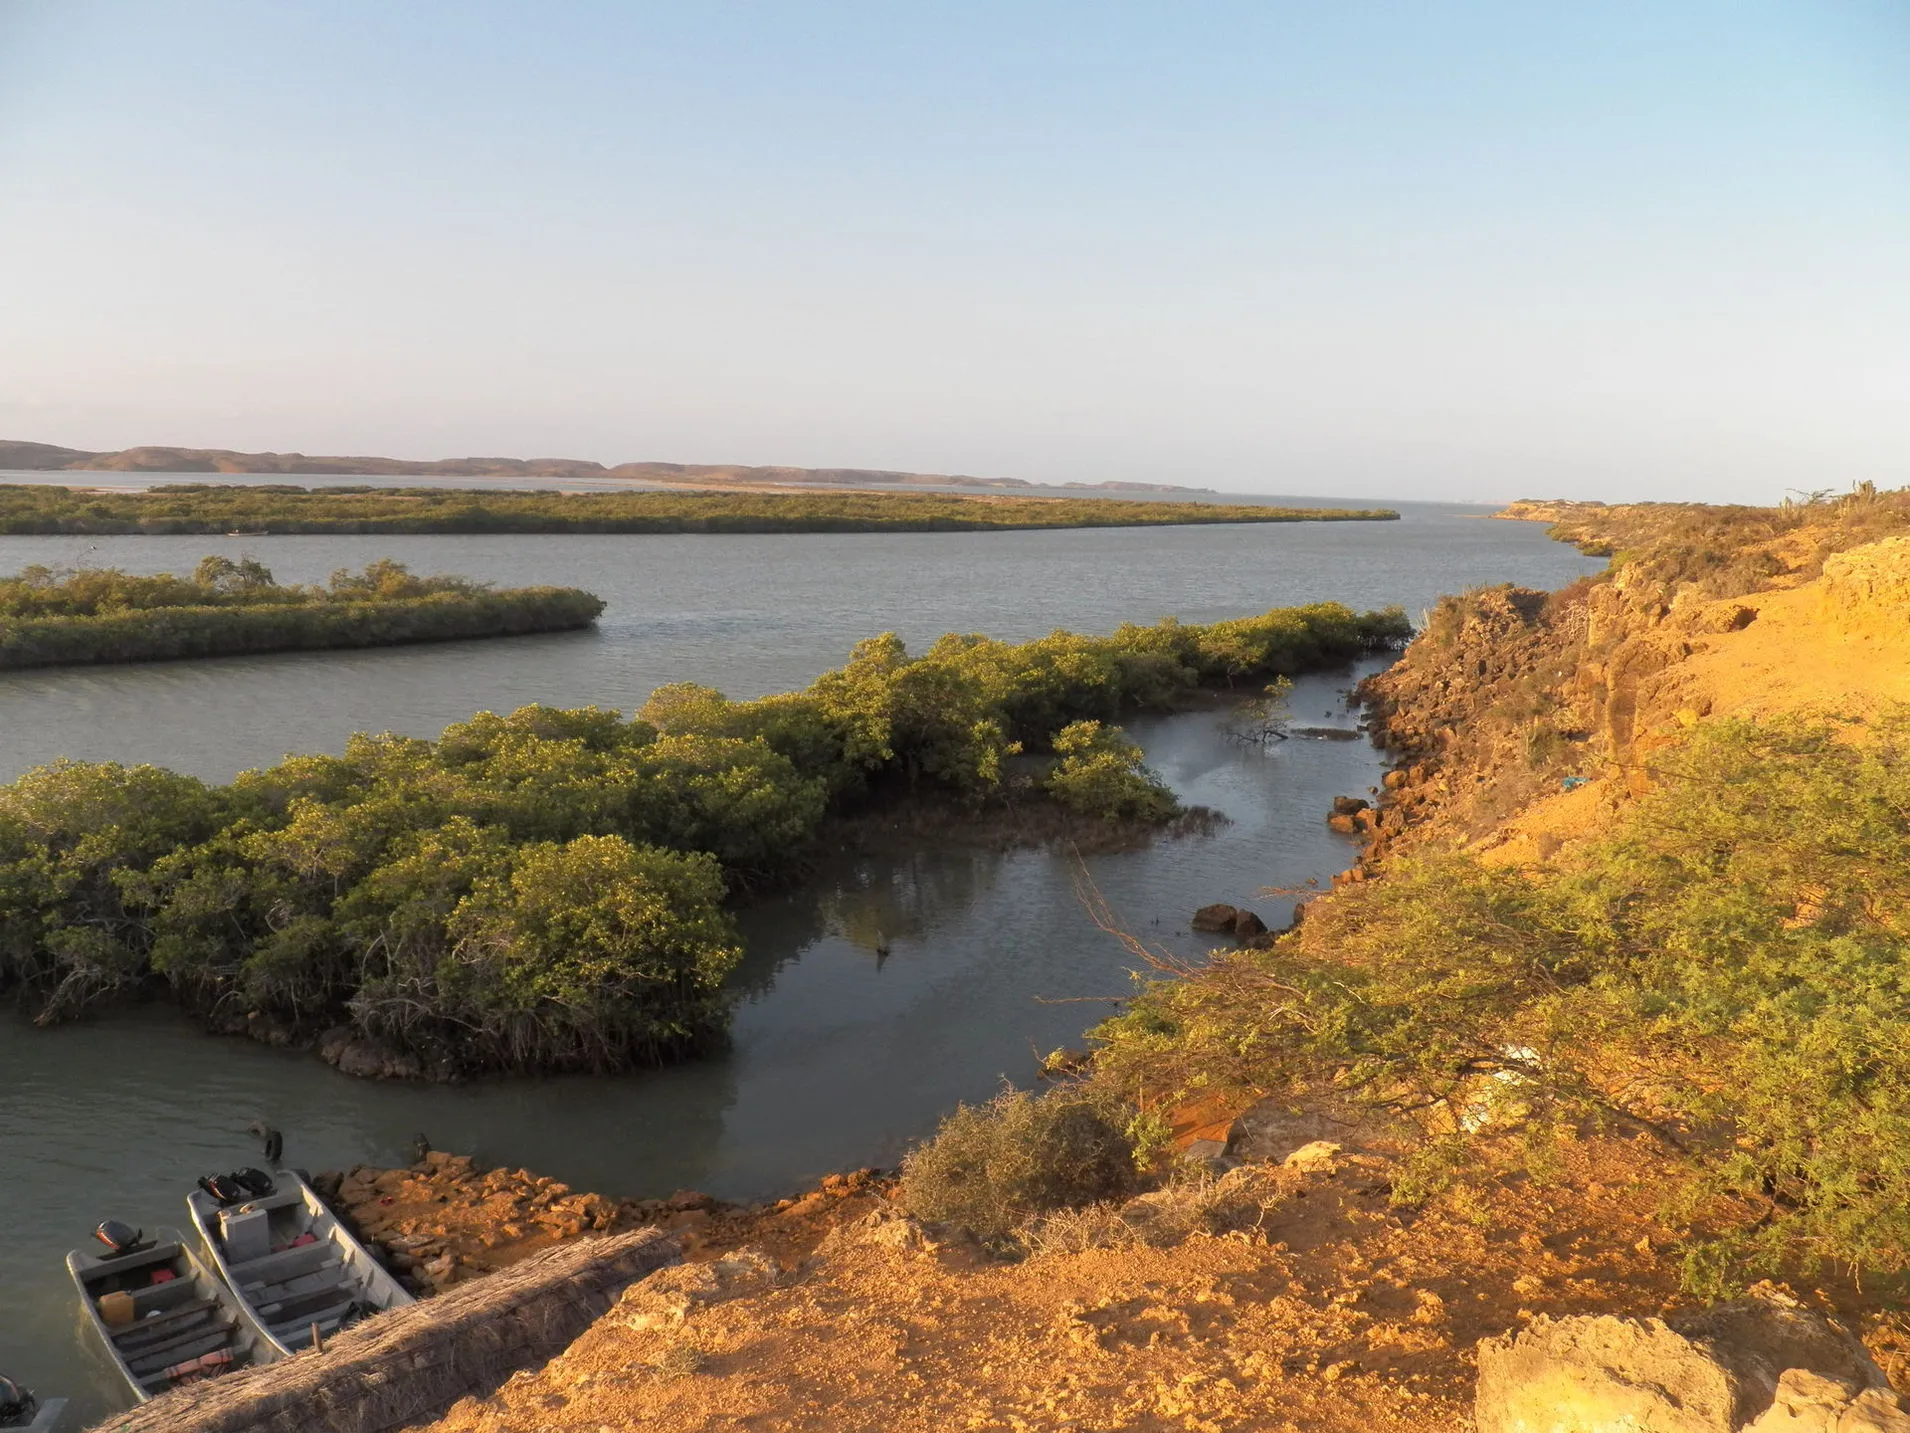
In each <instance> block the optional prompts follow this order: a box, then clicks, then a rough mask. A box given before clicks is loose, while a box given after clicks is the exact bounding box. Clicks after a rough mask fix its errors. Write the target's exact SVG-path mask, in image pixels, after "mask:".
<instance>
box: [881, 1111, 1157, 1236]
mask: <svg viewBox="0 0 1910 1433" xmlns="http://www.w3.org/2000/svg"><path fill="white" fill-rule="evenodd" d="M1136 1182H1137V1181H1136V1175H1135V1169H1134V1151H1133V1146H1132V1145H1131V1144H1130V1143H1129V1141H1128V1138H1127V1136H1126V1135H1125V1134H1123V1133H1122V1131H1121V1129H1120V1127H1119V1125H1117V1124H1116V1123H1115V1122H1114V1121H1113V1120H1112V1119H1110V1118H1109V1117H1108V1115H1107V1114H1106V1113H1104V1112H1103V1111H1102V1110H1101V1109H1099V1108H1097V1107H1096V1106H1095V1105H1093V1104H1090V1103H1088V1102H1087V1101H1085V1100H1084V1099H1083V1098H1082V1097H1081V1095H1080V1094H1079V1093H1078V1092H1075V1091H1067V1090H1058V1091H1055V1092H1054V1093H1052V1094H1049V1095H1047V1096H1044V1097H1041V1098H1037V1097H1035V1096H1034V1095H1031V1094H1028V1093H1027V1092H1026V1091H1021V1090H1010V1091H1007V1092H1005V1093H1003V1094H1001V1095H999V1096H997V1097H996V1098H995V1099H993V1100H990V1101H989V1102H988V1103H987V1104H985V1105H963V1106H961V1107H960V1108H959V1109H957V1110H956V1111H955V1113H954V1114H952V1115H950V1116H949V1117H948V1119H946V1120H944V1121H943V1122H942V1127H941V1129H940V1130H939V1131H937V1133H936V1135H935V1138H933V1139H932V1140H930V1141H929V1142H928V1143H926V1144H923V1145H918V1146H917V1147H916V1148H915V1149H914V1150H912V1151H910V1153H909V1156H908V1158H907V1159H906V1160H904V1161H903V1164H902V1199H903V1202H904V1203H905V1204H906V1205H907V1207H908V1210H909V1212H910V1213H911V1214H913V1215H915V1216H916V1217H917V1218H918V1219H924V1220H928V1221H930V1222H932V1223H941V1224H953V1225H956V1226H958V1227H960V1228H963V1229H967V1230H969V1231H971V1232H972V1233H974V1234H977V1235H979V1236H980V1237H982V1238H983V1239H1002V1238H1005V1237H1006V1236H1008V1235H1009V1234H1011V1233H1012V1232H1013V1231H1014V1230H1015V1229H1016V1227H1017V1226H1019V1225H1021V1224H1022V1223H1023V1222H1024V1221H1026V1220H1028V1219H1030V1218H1032V1217H1035V1216H1038V1215H1042V1214H1048V1213H1051V1212H1053V1211H1055V1210H1058V1209H1067V1208H1073V1207H1077V1206H1080V1205H1084V1204H1091V1203H1094V1202H1095V1201H1097V1200H1107V1199H1112V1198H1116V1197H1119V1196H1122V1195H1125V1194H1128V1193H1130V1192H1131V1191H1132V1190H1133V1189H1134V1187H1135V1185H1136Z"/></svg>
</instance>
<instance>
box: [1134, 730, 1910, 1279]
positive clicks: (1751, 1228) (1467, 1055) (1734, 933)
mask: <svg viewBox="0 0 1910 1433" xmlns="http://www.w3.org/2000/svg"><path fill="white" fill-rule="evenodd" d="M1853 736H1854V737H1855V739H1852V738H1853ZM1658 775H1659V777H1660V779H1661V784H1660V786H1659V787H1658V789H1657V790H1656V791H1655V793H1654V794H1652V795H1651V796H1649V797H1647V798H1645V799H1644V800H1642V801H1641V802H1640V803H1639V804H1638V806H1637V807H1636V808H1635V810H1634V811H1633V812H1632V813H1631V814H1630V816H1629V817H1628V818H1627V819H1626V820H1625V821H1624V823H1623V824H1622V826H1621V827H1620V829H1618V830H1617V831H1616V833H1615V834H1614V835H1613V836H1612V837H1611V838H1610V839H1609V840H1607V841H1605V842H1604V843H1603V844H1601V845H1599V846H1597V847H1596V848H1594V849H1592V850H1590V851H1589V852H1586V853H1584V854H1583V855H1582V856H1580V857H1577V858H1575V859H1574V860H1573V862H1572V864H1570V865H1569V866H1561V867H1558V868H1553V869H1545V870H1541V871H1539V872H1537V873H1518V872H1511V871H1506V870H1495V869H1492V868H1490V867H1487V866H1484V865H1482V864H1480V863H1479V862H1477V861H1476V860H1474V859H1472V858H1470V857H1468V856H1460V855H1450V854H1448V855H1440V856H1433V857H1425V858H1421V859H1418V860H1401V861H1399V862H1397V863H1395V865H1394V866H1393V867H1392V868H1391V869H1390V871H1389V873H1388V874H1387V876H1386V877H1385V878H1384V879H1382V880H1379V881H1374V882H1369V883H1367V884H1364V885H1359V886H1353V887H1349V888H1348V889H1346V890H1344V891H1342V892H1340V893H1339V894H1337V895H1336V896H1335V897H1334V899H1333V900H1331V901H1329V902H1324V903H1322V905H1321V906H1320V907H1319V909H1318V910H1317V912H1314V911H1310V912H1309V914H1308V917H1307V919H1306V920H1305V921H1304V922H1302V924H1301V925H1300V927H1299V929H1298V930H1297V931H1295V932H1294V933H1293V934H1292V935H1290V936H1288V937H1287V938H1285V939H1284V940H1282V941H1281V942H1279V944H1278V945H1277V946H1276V947H1275V948H1274V949H1273V950H1270V951H1266V952H1254V951H1248V952H1241V953H1239V954H1237V955H1229V956H1228V957H1226V958H1225V959H1223V960H1222V961H1220V962H1219V963H1217V964H1216V965H1215V966H1214V967H1213V968H1212V969H1211V970H1210V971H1207V972H1204V973H1203V974H1202V975H1200V976H1198V977H1196V978H1194V979H1191V980H1187V981H1180V982H1168V983H1163V984H1157V985H1154V986H1151V987H1149V988H1148V989H1147V990H1146V991H1145V992H1144V994H1143V995H1142V997H1141V998H1140V999H1138V1000H1137V1001H1136V1002H1135V1003H1134V1004H1133V1005H1132V1007H1131V1008H1130V1009H1129V1010H1127V1011H1126V1012H1125V1013H1124V1014H1122V1015H1121V1016H1120V1017H1118V1018H1116V1019H1115V1020H1113V1021H1111V1022H1109V1023H1108V1024H1106V1025H1105V1026H1103V1027H1102V1029H1101V1030H1100V1032H1099V1034H1100V1037H1101V1039H1102V1040H1103V1041H1104V1042H1105V1045H1106V1048H1105V1050H1104V1053H1103V1061H1102V1071H1103V1075H1104V1076H1105V1077H1106V1078H1109V1079H1112V1080H1114V1081H1115V1082H1116V1083H1117V1084H1121V1085H1126V1086H1129V1087H1139V1086H1141V1085H1146V1086H1147V1087H1148V1088H1151V1089H1156V1090H1158V1089H1160V1088H1162V1087H1163V1085H1168V1086H1172V1085H1176V1084H1178V1085H1180V1086H1182V1087H1191V1086H1193V1085H1195V1084H1198V1083H1201V1082H1203V1081H1206V1082H1212V1081H1220V1082H1230V1083H1234V1084H1237V1085H1239V1086H1241V1087H1243V1088H1249V1087H1250V1088H1259V1089H1287V1090H1296V1091H1297V1090H1305V1089H1311V1090H1313V1091H1315V1092H1324V1093H1327V1094H1329V1095H1330V1096H1331V1097H1333V1098H1339V1099H1348V1100H1352V1101H1354V1102H1356V1103H1364V1104H1367V1105H1369V1106H1372V1107H1377V1108H1382V1109H1386V1110H1391V1111H1394V1112H1398V1113H1402V1114H1406V1115H1409V1116H1412V1117H1416V1118H1419V1119H1422V1120H1426V1121H1429V1122H1430V1123H1431V1126H1432V1127H1433V1128H1434V1129H1435V1130H1443V1131H1444V1132H1445V1134H1446V1137H1447V1138H1449V1139H1451V1140H1455V1141H1460V1142H1465V1141H1475V1140H1488V1139H1497V1138H1504V1137H1531V1136H1534V1135H1543V1134H1545V1133H1546V1132H1547V1131H1549V1130H1550V1129H1553V1128H1556V1127H1558V1126H1559V1125H1560V1124H1561V1123H1564V1124H1573V1125H1575V1124H1577V1123H1578V1122H1581V1121H1584V1120H1588V1119H1589V1120H1593V1121H1610V1122H1616V1123H1617V1124H1619V1125H1620V1126H1622V1127H1628V1128H1631V1129H1634V1130H1643V1131H1648V1132H1650V1133H1651V1134H1652V1135H1654V1136H1656V1137H1657V1138H1659V1139H1661V1140H1662V1141H1664V1143H1665V1145H1666V1147H1667V1148H1668V1149H1669V1150H1672V1151H1674V1152H1675V1153H1676V1155H1677V1156H1678V1157H1681V1158H1684V1159H1687V1160H1688V1161H1689V1164H1690V1169H1691V1183H1690V1188H1689V1197H1690V1199H1691V1201H1692V1204H1691V1206H1690V1207H1691V1208H1693V1209H1697V1208H1706V1209H1710V1210H1712V1211H1713V1215H1714V1223H1713V1229H1714V1231H1715V1230H1716V1229H1717V1228H1720V1227H1722V1228H1724V1229H1726V1230H1727V1231H1728V1232H1726V1233H1724V1234H1722V1235H1719V1236H1717V1237H1713V1238H1709V1239H1707V1240H1706V1241H1704V1242H1702V1243H1698V1244H1694V1252H1693V1254H1692V1259H1691V1264H1690V1274H1691V1277H1692V1279H1693V1281H1694V1283H1696V1284H1697V1285H1698V1286H1700V1287H1704V1288H1709V1289H1717V1288H1721V1287H1724V1286H1727V1285H1728V1284H1729V1283H1730V1282H1731V1281H1732V1280H1733V1279H1734V1278H1737V1277H1740V1276H1741V1275H1742V1274H1743V1273H1745V1272H1747V1271H1772V1270H1779V1269H1784V1268H1786V1267H1790V1268H1795V1267H1797V1265H1798V1264H1799V1263H1804V1264H1809V1263H1812V1262H1827V1263H1832V1264H1840V1265H1843V1266H1845V1267H1855V1268H1857V1269H1859V1270H1863V1271H1869V1272H1873V1273H1886V1274H1901V1273H1903V1272H1905V1271H1906V1270H1910V915H1907V914H1906V913H1907V912H1910V709H1907V710H1899V711H1896V712H1894V713H1891V714H1889V715H1887V716H1886V717H1884V718H1882V719H1880V720H1875V721H1873V722H1870V723H1868V724H1866V726H1865V727H1864V728H1861V729H1857V730H1856V731H1855V732H1853V731H1852V730H1851V729H1850V728H1847V727H1846V728H1844V729H1842V730H1840V729H1839V727H1838V726H1837V725H1835V724H1832V723H1829V722H1823V721H1806V720H1796V719H1789V720H1781V721H1772V722H1769V723H1763V724H1753V723H1749V722H1743V721H1731V722H1721V723H1718V724H1716V725H1714V726H1710V727H1700V728H1699V729H1698V731H1697V733H1696V735H1695V737H1694V739H1693V741H1692V742H1691V744H1690V745H1689V746H1688V747H1687V748H1686V749H1684V750H1683V751H1682V752H1680V753H1679V754H1677V755H1676V756H1675V757H1671V758H1668V759H1667V764H1666V766H1665V768H1664V769H1663V770H1661V771H1660V772H1659V773H1658ZM1458 1163H1459V1164H1461V1165H1463V1164H1464V1163H1465V1161H1464V1160H1463V1159H1461V1160H1459V1161H1458ZM1720 1196H1723V1197H1725V1202H1724V1204H1722V1205H1720V1204H1719V1203H1718V1200H1719V1197H1720ZM1720 1208H1726V1209H1730V1208H1735V1209H1737V1210H1739V1211H1741V1213H1742V1214H1743V1216H1744V1217H1741V1218H1735V1219H1724V1220H1722V1222H1721V1223H1719V1222H1717V1220H1716V1217H1715V1216H1716V1211H1717V1210H1718V1209H1720Z"/></svg>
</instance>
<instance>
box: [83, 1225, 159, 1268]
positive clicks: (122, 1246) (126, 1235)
mask: <svg viewBox="0 0 1910 1433" xmlns="http://www.w3.org/2000/svg"><path fill="white" fill-rule="evenodd" d="M93 1237H94V1238H95V1239H97V1240H99V1241H100V1243H102V1244H104V1245H105V1246H106V1247H107V1248H108V1249H110V1250H111V1251H112V1252H111V1253H109V1254H108V1255H107V1256H106V1257H107V1258H109V1259H118V1258H121V1257H122V1256H124V1255H127V1254H137V1253H138V1252H139V1251H140V1250H141V1249H150V1248H152V1246H153V1241H152V1240H150V1239H148V1238H147V1237H146V1231H145V1230H143V1229H135V1228H133V1226H132V1225H130V1224H124V1223H121V1222H120V1221H119V1220H117V1219H102V1220H101V1221H100V1224H99V1227H98V1228H97V1229H95V1230H94V1231H93Z"/></svg>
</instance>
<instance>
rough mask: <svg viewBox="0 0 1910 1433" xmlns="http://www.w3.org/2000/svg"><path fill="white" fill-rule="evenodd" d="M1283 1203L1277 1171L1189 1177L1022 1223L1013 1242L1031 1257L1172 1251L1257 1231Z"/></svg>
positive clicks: (1256, 1168) (1249, 1168)
mask: <svg viewBox="0 0 1910 1433" xmlns="http://www.w3.org/2000/svg"><path fill="white" fill-rule="evenodd" d="M1284 1197H1285V1186H1284V1184H1283V1183H1282V1180H1281V1177H1280V1173H1279V1171H1278V1170H1276V1169H1274V1168H1273V1167H1271V1166H1268V1165H1263V1164H1247V1165H1242V1166H1241V1167H1240V1168H1238V1169H1234V1170H1230V1171H1228V1172H1227V1173H1226V1174H1224V1175H1221V1176H1219V1177H1218V1178H1216V1177H1215V1176H1213V1175H1211V1174H1206V1173H1198V1174H1188V1175H1185V1176H1183V1177H1181V1178H1178V1179H1174V1180H1172V1181H1170V1182H1169V1183H1167V1184H1164V1185H1162V1186H1161V1187H1160V1188H1159V1189H1156V1190H1152V1191H1150V1192H1149V1193H1146V1194H1142V1195H1139V1196H1138V1197H1136V1198H1133V1199H1130V1200H1128V1201H1127V1202H1126V1203H1124V1204H1114V1203H1101V1204H1090V1205H1088V1206H1086V1207H1085V1208H1081V1209H1061V1210H1056V1211H1055V1212H1053V1213H1051V1214H1044V1215H1041V1216H1039V1217H1037V1218H1034V1219H1028V1220H1024V1221H1023V1223H1022V1225H1021V1227H1020V1228H1019V1229H1017V1230H1016V1231H1015V1237H1016V1240H1017V1242H1019V1243H1020V1244H1021V1245H1022V1246H1023V1247H1024V1248H1026V1249H1027V1250H1028V1251H1029V1252H1030V1253H1033V1254H1080V1253H1085V1252H1086V1251H1088V1250H1089V1249H1124V1248H1131V1247H1134V1246H1136V1245H1142V1244H1145V1245H1150V1246H1152V1247H1154V1248H1157V1249H1164V1248H1171V1247H1172V1246H1173V1245H1175V1244H1178V1243H1180V1242H1181V1241H1182V1240H1184V1239H1186V1238H1188V1237H1189V1236H1191V1235H1194V1234H1227V1233H1231V1232H1233V1231H1235V1230H1249V1229H1258V1228H1260V1227H1261V1226H1262V1225H1263V1224H1264V1223H1265V1222H1266V1219H1267V1216H1268V1214H1269V1213H1270V1212H1271V1211H1272V1210H1273V1208H1274V1206H1276V1205H1277V1204H1279V1203H1280V1201H1281V1200H1282V1199H1283V1198H1284Z"/></svg>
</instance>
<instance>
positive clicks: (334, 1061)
mask: <svg viewBox="0 0 1910 1433" xmlns="http://www.w3.org/2000/svg"><path fill="white" fill-rule="evenodd" d="M318 1057H319V1059H321V1060H323V1061H324V1062H325V1063H326V1064H328V1065H330V1066H331V1067H332V1068H333V1069H335V1070H337V1071H338V1072H339V1073H340V1074H341V1075H355V1076H357V1077H358V1078H359V1079H364V1080H418V1079H422V1078H424V1066H423V1065H421V1064H419V1062H418V1059H417V1057H416V1056H415V1055H408V1054H406V1053H404V1052H403V1051H402V1050H393V1049H389V1048H387V1047H386V1046H383V1045H380V1044H378V1043H376V1042H375V1041H371V1040H364V1039H360V1038H359V1037H358V1035H357V1034H356V1032H354V1031H353V1030H352V1029H351V1027H350V1026H348V1025H340V1026H337V1027H336V1028H334V1029H331V1030H327V1031H326V1032H325V1033H324V1034H323V1035H321V1036H319V1037H318Z"/></svg>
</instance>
